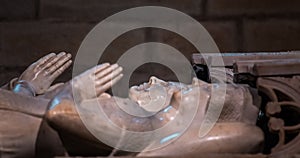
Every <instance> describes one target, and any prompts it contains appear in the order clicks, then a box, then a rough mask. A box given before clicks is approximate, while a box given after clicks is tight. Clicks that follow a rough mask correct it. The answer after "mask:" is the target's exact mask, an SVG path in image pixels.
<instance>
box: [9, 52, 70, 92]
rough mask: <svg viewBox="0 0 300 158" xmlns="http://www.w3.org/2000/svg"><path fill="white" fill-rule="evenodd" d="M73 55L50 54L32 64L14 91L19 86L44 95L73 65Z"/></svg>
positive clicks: (63, 53) (62, 53)
mask: <svg viewBox="0 0 300 158" xmlns="http://www.w3.org/2000/svg"><path fill="white" fill-rule="evenodd" d="M71 63H72V61H71V54H69V53H68V54H67V53H65V52H61V53H59V54H58V55H56V54H55V53H51V54H48V55H46V56H44V57H43V58H41V59H39V60H38V61H37V62H35V63H33V64H31V65H30V66H29V67H28V68H27V69H26V70H25V71H24V72H23V73H22V75H21V76H20V78H19V80H18V83H17V84H16V86H15V89H14V91H15V92H16V91H18V89H17V88H18V86H19V87H20V85H21V87H23V88H24V87H25V88H26V89H29V90H30V91H32V93H33V95H34V94H43V93H44V92H45V91H46V90H47V89H48V88H49V87H50V86H51V84H52V82H53V81H54V80H55V79H56V78H57V77H58V76H59V75H61V74H62V72H64V70H66V69H67V68H68V67H69V66H70V65H71Z"/></svg>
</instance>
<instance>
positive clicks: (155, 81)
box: [149, 76, 167, 85]
mask: <svg viewBox="0 0 300 158" xmlns="http://www.w3.org/2000/svg"><path fill="white" fill-rule="evenodd" d="M166 83H167V82H165V81H163V80H161V79H159V78H157V77H155V76H151V77H150V79H149V85H152V84H161V85H165V84H166Z"/></svg>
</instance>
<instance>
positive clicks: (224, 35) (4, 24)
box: [0, 0, 300, 85]
mask: <svg viewBox="0 0 300 158" xmlns="http://www.w3.org/2000/svg"><path fill="white" fill-rule="evenodd" d="M145 5H157V6H165V7H170V8H174V9H177V10H180V11H182V12H184V13H187V14H189V15H191V16H192V17H194V18H195V19H197V20H198V21H200V22H201V24H203V25H204V26H205V28H206V29H207V30H208V31H209V33H210V34H211V35H212V37H213V38H214V39H215V41H216V43H217V45H218V46H219V49H220V50H221V52H257V51H259V52H262V51H290V50H300V1H299V0H286V1H283V0H1V1H0V72H1V73H0V85H2V84H4V83H6V82H8V81H9V80H10V79H12V78H13V77H17V76H18V75H20V73H21V72H22V71H24V70H25V68H26V67H27V66H28V65H30V64H31V63H32V62H34V61H35V60H37V59H38V58H40V57H42V56H44V55H45V54H48V53H49V52H59V51H67V52H70V53H72V54H73V59H74V58H75V56H76V52H77V49H78V47H79V46H80V44H81V41H82V40H83V38H84V37H85V35H86V34H87V33H88V32H89V31H90V30H91V29H92V28H93V26H95V25H96V24H97V23H99V22H100V21H101V20H103V19H104V18H106V17H108V16H110V15H112V14H114V13H117V12H118V11H121V10H124V9H128V8H131V7H137V6H145ZM147 41H158V42H163V43H167V44H170V45H172V46H174V47H176V48H177V49H178V50H180V51H181V52H182V53H183V54H184V55H185V56H186V57H187V58H188V59H190V58H191V54H192V53H194V52H195V49H194V48H193V46H191V44H190V43H188V42H187V41H186V40H184V39H182V38H181V37H179V36H178V35H176V34H173V33H170V32H167V31H163V30H159V29H149V28H148V29H147V28H146V29H139V30H133V31H130V32H128V33H126V34H124V35H123V36H122V37H120V38H118V39H116V40H115V41H114V42H113V43H112V44H111V46H110V47H109V48H108V49H107V51H106V52H109V53H106V54H105V55H104V56H103V58H102V59H101V61H100V62H103V61H111V62H114V61H116V60H117V59H118V57H119V56H120V55H121V54H122V53H123V52H125V51H126V50H127V49H129V48H130V47H132V46H134V45H136V44H139V43H143V42H147ZM71 73H72V72H71V69H69V70H67V72H65V73H64V75H62V76H61V77H60V78H59V79H58V80H57V81H67V80H69V79H70V78H71ZM151 75H157V76H159V77H161V78H163V79H166V80H176V77H175V76H174V74H173V73H172V72H171V71H170V70H169V69H168V68H166V67H164V66H162V65H158V64H146V65H143V66H141V67H140V68H138V69H137V70H136V71H135V73H134V74H133V76H132V77H131V79H132V80H131V84H136V83H138V82H142V81H145V80H147V78H148V77H149V76H151Z"/></svg>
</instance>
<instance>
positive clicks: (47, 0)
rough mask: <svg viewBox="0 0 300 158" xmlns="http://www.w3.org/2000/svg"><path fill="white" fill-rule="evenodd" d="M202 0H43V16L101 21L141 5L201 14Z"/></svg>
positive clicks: (67, 19)
mask: <svg viewBox="0 0 300 158" xmlns="http://www.w3.org/2000/svg"><path fill="white" fill-rule="evenodd" d="M201 4H202V0H197V1H195V0H185V1H184V3H183V1H181V0H129V1H124V0H114V1H110V0H101V1H99V0H88V1H87V0H64V1H60V0H41V18H53V19H61V20H66V21H69V20H80V21H101V20H103V19H104V18H106V17H108V16H110V15H112V14H115V13H117V12H119V11H122V10H125V9H129V8H133V7H140V6H164V7H169V8H174V9H177V10H179V11H182V12H184V13H187V14H192V15H199V14H200V13H201V10H202V9H201Z"/></svg>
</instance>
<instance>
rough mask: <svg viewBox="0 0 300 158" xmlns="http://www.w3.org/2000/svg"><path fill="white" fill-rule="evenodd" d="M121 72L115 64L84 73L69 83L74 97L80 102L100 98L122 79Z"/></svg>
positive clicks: (100, 66)
mask: <svg viewBox="0 0 300 158" xmlns="http://www.w3.org/2000/svg"><path fill="white" fill-rule="evenodd" d="M122 70H123V69H122V67H120V66H119V65H117V64H113V65H110V64H108V63H105V64H101V65H98V66H95V67H94V68H92V69H90V70H87V71H85V72H84V73H82V74H81V75H79V76H77V77H75V78H74V79H73V80H72V81H71V82H72V85H73V88H74V90H75V91H74V97H77V98H76V99H77V100H78V99H79V100H80V101H82V100H85V99H92V98H96V97H98V96H100V95H101V94H102V93H103V92H105V91H106V90H108V89H109V88H111V87H112V86H113V85H114V84H115V83H116V82H118V81H119V80H120V79H121V78H122V77H123V74H121V72H122Z"/></svg>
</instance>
